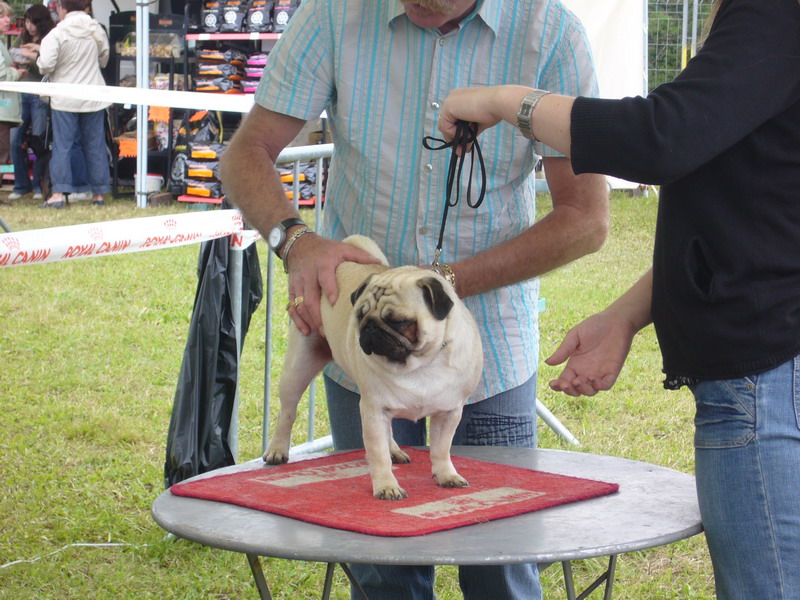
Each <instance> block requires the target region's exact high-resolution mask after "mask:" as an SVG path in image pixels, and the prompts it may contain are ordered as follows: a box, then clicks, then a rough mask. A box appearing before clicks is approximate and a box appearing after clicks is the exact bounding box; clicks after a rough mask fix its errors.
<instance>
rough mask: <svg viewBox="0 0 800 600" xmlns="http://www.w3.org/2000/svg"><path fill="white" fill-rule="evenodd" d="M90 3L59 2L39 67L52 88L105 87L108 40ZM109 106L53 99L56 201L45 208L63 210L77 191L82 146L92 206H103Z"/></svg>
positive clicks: (106, 185) (107, 185)
mask: <svg viewBox="0 0 800 600" xmlns="http://www.w3.org/2000/svg"><path fill="white" fill-rule="evenodd" d="M87 6H88V0H60V2H59V22H58V25H56V27H55V29H53V31H51V32H50V34H48V35H47V37H45V38H44V39H43V40H42V43H41V45H40V55H39V58H38V60H37V61H36V64H37V65H38V66H39V70H40V71H41V73H42V74H43V75H48V77H49V79H50V81H52V82H56V83H59V82H65V83H82V84H90V85H105V81H104V80H103V75H102V73H101V71H100V69H102V68H103V67H105V65H106V64H107V63H108V58H109V45H108V37H107V36H106V33H105V30H104V29H103V28H102V26H101V25H100V24H99V23H98V22H97V21H95V20H94V19H93V18H92V17H90V16H89V15H88V14H86V7H87ZM110 104H111V103H110V102H103V101H89V100H72V99H68V98H60V97H58V96H53V97H52V99H51V101H50V108H51V114H52V121H53V153H52V157H51V159H50V178H51V180H52V182H53V195H52V196H51V197H50V198H49V199H48V200H47V201H46V202H44V203H43V204H42V206H43V207H45V208H63V207H64V206H65V199H64V195H65V194H71V193H74V192H81V191H86V190H81V189H76V184H75V181H74V179H73V176H74V175H73V169H72V164H71V152H70V151H71V149H72V145H73V142H74V141H75V140H79V142H80V145H81V147H82V148H83V153H84V156H85V158H86V167H87V172H88V179H89V186H90V190H91V193H92V204H95V205H99V206H102V205H103V204H105V199H104V196H105V194H107V193H109V192H110V191H111V186H110V177H109V159H108V153H107V150H106V142H105V118H106V111H105V109H106V108H107V107H108V106H110Z"/></svg>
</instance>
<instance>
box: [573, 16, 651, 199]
mask: <svg viewBox="0 0 800 600" xmlns="http://www.w3.org/2000/svg"><path fill="white" fill-rule="evenodd" d="M562 1H563V2H564V4H565V5H566V6H567V7H569V9H570V10H572V12H574V13H575V14H576V15H577V16H578V17H579V18H580V19H581V21H582V22H583V25H584V27H585V28H586V32H587V34H588V36H589V41H590V42H591V45H592V52H593V54H594V62H595V66H596V68H597V72H598V79H599V82H600V96H602V97H603V98H624V97H625V96H640V95H644V94H646V93H647V3H646V0H562ZM609 181H610V182H611V185H612V187H614V188H632V187H636V184H633V183H630V182H626V181H623V180H621V179H616V178H613V177H610V178H609Z"/></svg>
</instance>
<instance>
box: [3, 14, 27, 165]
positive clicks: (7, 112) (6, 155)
mask: <svg viewBox="0 0 800 600" xmlns="http://www.w3.org/2000/svg"><path fill="white" fill-rule="evenodd" d="M13 15H14V12H13V10H12V8H11V6H10V5H8V4H7V3H5V2H2V1H0V81H19V79H20V78H21V77H22V72H21V71H20V70H19V69H17V67H16V66H14V61H13V59H12V58H11V53H10V52H9V51H8V48H6V44H5V41H4V40H5V34H6V32H7V31H8V30H9V29H10V28H11V19H12V17H13ZM19 96H20V95H19V94H18V93H17V92H2V91H0V165H7V164H8V163H9V162H10V160H11V129H12V128H13V127H16V126H17V125H19V123H20V122H21V121H22V109H21V103H20V97H19Z"/></svg>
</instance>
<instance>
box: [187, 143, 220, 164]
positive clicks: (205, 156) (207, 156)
mask: <svg viewBox="0 0 800 600" xmlns="http://www.w3.org/2000/svg"><path fill="white" fill-rule="evenodd" d="M225 148H226V146H225V144H189V157H190V158H192V159H194V160H219V159H220V158H222V154H223V153H224V152H225Z"/></svg>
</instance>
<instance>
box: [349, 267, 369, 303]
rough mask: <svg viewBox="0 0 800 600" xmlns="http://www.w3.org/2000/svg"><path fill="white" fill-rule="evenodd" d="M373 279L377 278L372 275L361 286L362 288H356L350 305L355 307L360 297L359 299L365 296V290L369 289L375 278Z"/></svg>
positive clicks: (351, 295) (351, 296)
mask: <svg viewBox="0 0 800 600" xmlns="http://www.w3.org/2000/svg"><path fill="white" fill-rule="evenodd" d="M373 277H375V275H370V276H369V277H367V278H366V279H365V280H364V281H363V282H362V283H361V285H360V286H358V287H357V288H356V291H354V292H353V293H352V294H350V304H352V305H353V306H355V304H356V300H358V297H359V296H360V295H361V294H363V293H364V290H365V289H367V285H369V282H370V281H371V280H372V278H373Z"/></svg>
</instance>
